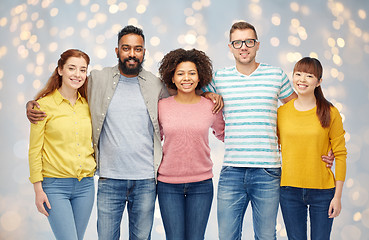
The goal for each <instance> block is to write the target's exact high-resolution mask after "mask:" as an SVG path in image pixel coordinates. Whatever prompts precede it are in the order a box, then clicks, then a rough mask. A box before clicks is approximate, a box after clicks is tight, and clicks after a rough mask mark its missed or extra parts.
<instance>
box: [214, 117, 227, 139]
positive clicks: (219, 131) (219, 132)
mask: <svg viewBox="0 0 369 240" xmlns="http://www.w3.org/2000/svg"><path fill="white" fill-rule="evenodd" d="M224 125H225V123H224V119H223V111H219V112H218V113H216V114H215V121H214V122H213V125H212V126H211V128H212V129H213V134H214V135H215V137H216V138H218V139H219V140H220V141H222V142H224Z"/></svg>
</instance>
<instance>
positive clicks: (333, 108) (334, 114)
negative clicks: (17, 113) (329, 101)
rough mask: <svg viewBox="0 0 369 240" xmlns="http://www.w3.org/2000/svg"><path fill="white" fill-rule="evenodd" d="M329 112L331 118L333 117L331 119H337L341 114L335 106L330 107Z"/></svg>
mask: <svg viewBox="0 0 369 240" xmlns="http://www.w3.org/2000/svg"><path fill="white" fill-rule="evenodd" d="M330 112H331V114H332V116H333V118H334V117H338V116H341V113H340V111H339V110H338V109H337V108H336V107H335V106H333V105H332V106H331V108H330Z"/></svg>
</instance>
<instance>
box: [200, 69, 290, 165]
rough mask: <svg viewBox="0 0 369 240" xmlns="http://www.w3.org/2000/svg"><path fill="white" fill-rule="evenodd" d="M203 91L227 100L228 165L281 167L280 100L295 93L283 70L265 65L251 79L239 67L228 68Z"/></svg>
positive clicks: (221, 71) (226, 149)
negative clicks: (278, 126)
mask: <svg viewBox="0 0 369 240" xmlns="http://www.w3.org/2000/svg"><path fill="white" fill-rule="evenodd" d="M202 90H203V91H208V92H215V93H217V94H220V95H221V96H222V97H223V100H224V109H223V111H224V116H225V124H226V125H225V139H224V143H225V155H224V165H226V166H235V167H257V168H276V167H280V166H281V161H280V158H279V150H278V139H277V129H276V128H277V108H278V99H284V98H286V97H289V96H290V95H291V94H292V93H293V89H292V87H291V83H290V81H289V79H288V77H287V75H286V74H285V73H284V72H283V70H282V69H281V68H278V67H273V66H270V65H267V64H263V63H261V64H260V65H259V67H258V68H257V69H256V70H255V71H254V72H253V73H252V74H251V75H250V76H247V75H243V74H241V73H239V72H238V71H237V69H236V67H229V68H224V69H221V70H219V71H217V72H216V73H215V76H214V79H213V81H212V83H211V84H209V85H208V86H206V87H204V88H203V89H202Z"/></svg>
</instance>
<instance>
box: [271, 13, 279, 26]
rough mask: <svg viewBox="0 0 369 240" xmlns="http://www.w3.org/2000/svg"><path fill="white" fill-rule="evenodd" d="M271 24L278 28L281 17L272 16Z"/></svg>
mask: <svg viewBox="0 0 369 240" xmlns="http://www.w3.org/2000/svg"><path fill="white" fill-rule="evenodd" d="M272 24H273V25H275V26H279V25H280V24H281V16H280V15H279V14H273V16H272Z"/></svg>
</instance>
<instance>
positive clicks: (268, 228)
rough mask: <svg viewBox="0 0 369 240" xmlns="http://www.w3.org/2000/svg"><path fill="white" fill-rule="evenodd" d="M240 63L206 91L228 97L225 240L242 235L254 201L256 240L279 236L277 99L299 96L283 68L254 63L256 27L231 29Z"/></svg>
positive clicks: (222, 194)
mask: <svg viewBox="0 0 369 240" xmlns="http://www.w3.org/2000/svg"><path fill="white" fill-rule="evenodd" d="M228 47H229V49H230V51H231V52H232V53H233V56H234V58H235V61H236V66H233V67H230V68H224V69H221V70H219V71H217V72H216V73H215V75H214V79H213V82H212V83H211V84H210V85H209V86H207V87H206V88H204V89H203V91H204V92H206V91H209V92H215V93H218V94H220V95H221V96H222V97H223V101H224V109H223V111H224V116H225V122H226V128H225V139H224V143H225V155H224V163H223V167H222V170H221V173H220V178H219V184H218V197H217V201H218V210H217V211H218V227H219V238H220V239H221V240H225V239H227V240H229V239H232V240H237V239H241V232H242V223H243V218H244V215H245V212H246V209H247V206H248V204H249V202H251V207H252V213H253V214H252V215H253V226H254V233H255V239H265V240H271V239H276V229H275V227H276V218H277V212H278V205H279V184H280V174H281V168H280V167H281V161H280V158H279V150H278V140H277V135H276V123H277V122H276V120H277V107H278V99H279V100H280V101H281V102H282V103H286V102H288V101H290V100H291V99H293V98H295V97H297V95H296V93H295V92H294V91H293V89H292V87H291V84H290V82H289V80H288V77H287V75H286V74H285V73H284V72H283V71H282V69H280V68H278V67H273V66H270V65H268V64H264V63H258V62H256V61H255V57H256V53H257V51H258V50H259V47H260V42H259V41H258V37H257V34H256V31H255V28H254V26H252V25H251V24H249V23H247V22H236V23H235V24H233V26H232V28H231V30H230V43H229V44H228Z"/></svg>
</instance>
